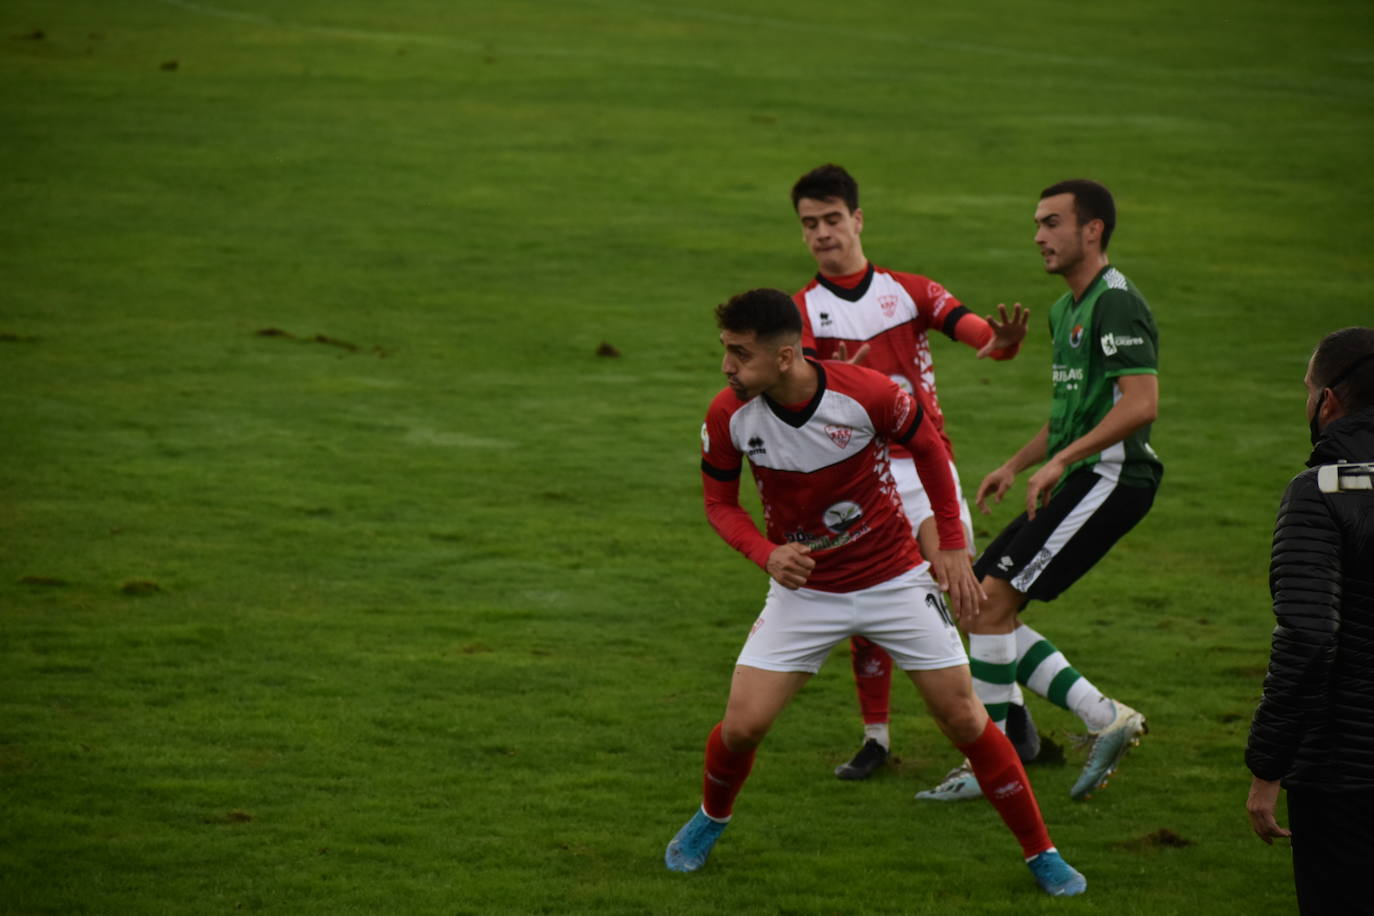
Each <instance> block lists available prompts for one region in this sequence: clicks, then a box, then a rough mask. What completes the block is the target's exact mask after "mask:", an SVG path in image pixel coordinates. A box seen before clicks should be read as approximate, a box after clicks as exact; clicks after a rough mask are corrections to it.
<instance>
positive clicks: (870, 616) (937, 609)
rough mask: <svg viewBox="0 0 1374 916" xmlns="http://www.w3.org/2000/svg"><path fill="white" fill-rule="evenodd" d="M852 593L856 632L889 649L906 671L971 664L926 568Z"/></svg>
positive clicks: (899, 665)
mask: <svg viewBox="0 0 1374 916" xmlns="http://www.w3.org/2000/svg"><path fill="white" fill-rule="evenodd" d="M852 595H853V598H854V602H855V615H856V616H855V621H854V626H855V628H856V630H857V631H858V632H859V633H860V634H861V635H863V636H865V637H866V638H868V639H870V640H872V641H873V642H875V643H877V644H878V645H880V646H882V647H883V648H884V649H886V650H887V653H888V654H889V655H891V656H892V659H893V661H894V662H895V663H896V664H897V666H898V667H899V668H901V669H902V670H904V671H924V670H934V669H938V668H950V667H954V666H956V665H962V664H967V662H968V656H967V655H966V654H965V652H964V644H963V643H962V642H961V641H960V639H959V630H958V629H957V628H956V627H955V624H954V618H953V616H952V615H951V614H950V612H949V608H948V606H947V605H946V604H945V601H944V595H943V593H941V591H940V587H939V586H938V585H936V584H935V580H934V579H933V578H931V575H930V570H929V567H928V566H920V567H917V568H916V569H912V570H909V571H908V572H906V573H903V574H902V575H900V576H897V577H896V578H894V579H891V580H889V581H888V582H884V583H882V584H881V585H879V586H875V587H874V588H871V589H864V590H863V591H860V592H854V593H852Z"/></svg>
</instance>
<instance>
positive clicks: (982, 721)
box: [930, 694, 988, 744]
mask: <svg viewBox="0 0 1374 916" xmlns="http://www.w3.org/2000/svg"><path fill="white" fill-rule="evenodd" d="M930 712H931V715H932V716H933V717H934V719H935V724H936V725H937V726H939V728H940V731H941V732H942V733H943V734H944V735H945V737H946V738H948V739H949V740H951V741H953V742H954V743H955V744H969V743H970V742H973V741H977V740H978V738H979V736H980V735H982V734H983V729H984V728H986V727H987V721H988V714H987V711H986V710H984V709H983V704H982V703H980V702H979V701H978V698H977V697H975V696H973V695H972V694H969V695H967V696H963V695H952V696H949V697H944V698H941V700H940V701H939V702H936V703H932V704H931V708H930Z"/></svg>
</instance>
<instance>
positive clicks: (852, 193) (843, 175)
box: [792, 163, 859, 213]
mask: <svg viewBox="0 0 1374 916" xmlns="http://www.w3.org/2000/svg"><path fill="white" fill-rule="evenodd" d="M803 197H806V198H809V199H811V200H829V199H831V198H832V197H838V198H839V199H840V200H842V201H844V205H845V206H846V207H848V208H849V212H850V213H853V212H854V211H855V210H857V209H859V183H858V182H857V181H855V180H854V176H853V175H851V174H849V173H848V172H846V171H845V170H844V166H839V165H834V164H833V163H826V164H825V165H822V166H817V167H816V168H814V169H812V170H811V171H809V172H807V173H806V174H805V175H803V176H802V177H800V178H798V179H797V183H796V184H794V185H792V209H793V210H795V209H797V204H798V203H800V202H801V199H802V198H803Z"/></svg>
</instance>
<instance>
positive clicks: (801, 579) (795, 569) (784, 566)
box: [768, 542, 816, 589]
mask: <svg viewBox="0 0 1374 916" xmlns="http://www.w3.org/2000/svg"><path fill="white" fill-rule="evenodd" d="M809 553H811V548H810V547H807V546H806V545H805V544H795V543H791V542H789V543H786V544H782V545H780V546H778V547H776V548H774V550H773V552H772V553H770V554H769V555H768V575H770V576H772V577H773V578H774V579H775V580H777V583H778V584H779V585H781V586H782V587H783V588H790V589H798V588H801V587H802V586H803V585H805V584H806V580H807V579H809V578H811V570H813V569H815V568H816V561H815V560H813V559H811V557H809V556H808V554H809Z"/></svg>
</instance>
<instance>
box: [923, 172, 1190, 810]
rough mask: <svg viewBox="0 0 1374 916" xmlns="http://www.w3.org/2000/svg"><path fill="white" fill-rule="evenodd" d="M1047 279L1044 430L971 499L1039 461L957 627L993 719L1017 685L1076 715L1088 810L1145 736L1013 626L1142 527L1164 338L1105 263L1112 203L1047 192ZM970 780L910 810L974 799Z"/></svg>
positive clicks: (1071, 189)
mask: <svg viewBox="0 0 1374 916" xmlns="http://www.w3.org/2000/svg"><path fill="white" fill-rule="evenodd" d="M1035 223H1036V227H1037V229H1036V233H1035V243H1036V245H1038V246H1039V248H1040V255H1041V257H1042V258H1043V259H1044V263H1045V270H1046V271H1047V272H1049V273H1053V274H1059V275H1061V276H1062V277H1063V278H1064V281H1065V282H1066V283H1067V284H1068V287H1069V292H1068V293H1066V294H1065V295H1064V297H1063V298H1062V299H1060V300H1059V301H1058V302H1056V303H1055V304H1054V306H1053V307H1052V308H1051V309H1050V334H1051V337H1052V339H1053V343H1054V366H1053V372H1052V380H1053V381H1052V383H1053V389H1052V391H1053V393H1052V396H1051V400H1050V418H1049V422H1047V423H1046V424H1045V425H1044V426H1043V427H1041V429H1040V431H1039V432H1038V433H1036V434H1035V436H1033V437H1032V438H1031V440H1030V441H1029V442H1027V443H1026V444H1025V445H1024V446H1022V447H1021V448H1020V450H1018V451H1017V452H1016V454H1014V455H1012V457H1011V458H1009V459H1008V460H1007V461H1006V463H1005V464H1003V465H1002V466H1001V467H999V468H998V469H997V470H995V471H993V472H992V473H991V474H989V475H988V476H987V477H986V478H984V479H983V482H982V484H981V485H979V487H978V492H977V496H976V500H975V501H976V503H977V505H978V508H979V509H980V510H982V511H983V512H984V513H987V512H988V511H989V510H988V507H987V498H988V497H989V496H991V497H992V498H993V499H994V500H995V501H997V502H1001V500H1002V497H1003V496H1004V495H1006V493H1007V491H1008V490H1010V489H1011V487H1012V484H1013V483H1014V482H1015V480H1016V475H1017V474H1019V473H1020V472H1022V471H1024V470H1027V469H1028V468H1030V467H1032V466H1034V465H1036V464H1040V463H1041V462H1044V463H1043V464H1042V465H1041V467H1040V468H1039V470H1037V471H1035V473H1033V474H1032V475H1031V477H1030V479H1029V481H1028V482H1027V485H1026V511H1025V512H1024V513H1022V514H1021V515H1020V516H1018V517H1017V518H1016V519H1015V520H1014V521H1012V522H1011V524H1009V525H1008V526H1007V527H1006V528H1005V529H1004V530H1003V531H1002V533H1001V534H999V535H998V536H997V538H996V539H995V540H994V541H993V542H992V543H991V544H990V545H988V548H987V549H986V550H985V551H984V552H983V554H982V556H981V557H979V559H978V562H977V563H976V564H975V566H974V569H975V571H976V572H977V573H978V575H979V576H980V577H981V579H982V585H983V590H984V591H985V592H986V593H987V596H988V598H987V601H986V602H984V603H983V605H982V607H981V608H980V611H979V613H978V615H977V616H976V617H974V618H972V619H971V620H965V621H962V623H963V625H964V627H965V629H966V630H967V631H968V633H969V657H970V665H971V668H972V671H973V676H974V688H975V690H976V691H977V693H978V697H979V699H981V700H982V701H983V702H984V703H985V704H986V705H987V707H988V712H989V714H990V715H991V716H992V718H993V719H994V720H997V719H1002V718H1005V716H1006V709H1007V706H1008V704H1009V703H1011V702H1012V699H1013V695H1014V693H1015V692H1016V691H1015V685H1016V683H1017V682H1018V681H1019V682H1020V683H1021V684H1024V685H1025V686H1026V687H1028V688H1030V689H1031V690H1032V691H1034V692H1035V693H1038V694H1040V695H1041V696H1044V697H1046V698H1048V699H1049V700H1051V701H1052V702H1054V703H1056V704H1058V705H1059V706H1062V707H1064V708H1065V709H1069V710H1072V711H1073V712H1074V713H1076V714H1077V715H1078V716H1079V717H1080V718H1081V719H1082V720H1083V722H1084V724H1085V725H1087V727H1088V731H1089V733H1090V735H1091V736H1092V747H1091V749H1090V751H1089V753H1088V761H1087V763H1086V764H1085V765H1084V768H1083V772H1082V774H1081V775H1080V776H1079V778H1078V781H1077V782H1076V783H1075V784H1074V786H1073V788H1072V789H1071V790H1070V794H1071V795H1072V796H1073V798H1075V799H1079V800H1081V799H1084V798H1087V797H1088V796H1089V795H1091V794H1092V792H1094V791H1095V790H1097V789H1099V788H1101V787H1102V786H1104V785H1106V781H1107V777H1108V776H1110V775H1111V774H1112V772H1114V771H1115V769H1116V767H1117V764H1119V763H1120V761H1121V758H1122V756H1123V755H1124V754H1125V753H1126V751H1127V750H1128V749H1129V748H1130V747H1131V746H1132V745H1133V744H1138V743H1139V740H1140V736H1141V735H1142V734H1144V733H1145V717H1144V716H1142V715H1141V714H1140V713H1138V712H1136V711H1135V710H1134V709H1131V708H1130V707H1129V706H1127V705H1126V704H1124V703H1120V702H1117V701H1114V700H1112V699H1110V698H1108V697H1106V696H1104V695H1103V694H1102V693H1101V691H1099V690H1098V689H1097V688H1096V687H1094V686H1093V685H1092V683H1091V682H1089V681H1088V679H1087V678H1085V677H1083V676H1082V675H1081V674H1079V673H1078V672H1077V671H1076V670H1075V669H1074V668H1072V667H1071V666H1070V665H1069V663H1068V660H1067V659H1065V658H1064V656H1063V654H1062V653H1061V652H1059V650H1057V649H1056V648H1055V647H1054V646H1053V645H1051V644H1050V642H1049V641H1048V640H1046V639H1045V638H1044V637H1043V636H1041V635H1040V634H1039V633H1037V632H1036V631H1034V630H1032V629H1031V628H1030V627H1028V626H1026V625H1025V624H1024V623H1021V621H1020V618H1019V614H1020V612H1021V610H1022V609H1023V608H1024V607H1025V606H1026V604H1027V602H1029V601H1030V600H1031V599H1036V600H1039V601H1050V600H1053V599H1054V598H1055V597H1057V596H1058V595H1059V594H1060V593H1061V592H1062V591H1063V590H1064V589H1066V588H1068V587H1069V586H1070V585H1071V584H1073V583H1074V582H1075V581H1077V580H1078V579H1079V578H1081V577H1082V576H1083V575H1084V574H1085V573H1086V572H1087V571H1088V570H1089V569H1091V568H1092V567H1093V566H1094V565H1095V564H1096V563H1097V561H1098V560H1100V559H1101V558H1102V557H1103V556H1104V555H1105V554H1106V553H1107V551H1108V549H1110V548H1111V546H1112V544H1114V543H1116V541H1117V540H1119V539H1120V538H1121V536H1122V535H1124V534H1125V533H1126V532H1127V531H1129V530H1130V529H1131V528H1133V527H1134V526H1135V525H1136V523H1137V522H1139V521H1140V520H1141V519H1142V518H1144V517H1145V513H1146V512H1148V511H1149V509H1150V505H1151V504H1152V503H1153V502H1154V496H1155V491H1156V490H1157V489H1158V488H1159V481H1160V477H1161V476H1162V473H1163V465H1162V464H1161V463H1160V460H1159V457H1158V456H1157V455H1156V454H1155V452H1154V450H1153V449H1152V448H1151V447H1150V426H1151V424H1152V423H1153V422H1154V420H1155V417H1156V415H1157V414H1158V408H1159V384H1158V364H1157V355H1158V351H1159V333H1158V331H1157V330H1156V329H1155V323H1154V318H1153V316H1152V315H1151V314H1150V307H1149V305H1148V304H1146V302H1145V299H1144V297H1143V296H1141V295H1140V293H1139V291H1138V290H1136V288H1135V287H1134V286H1132V285H1131V283H1130V281H1128V280H1127V279H1126V278H1125V276H1123V275H1122V274H1121V272H1120V271H1118V270H1117V269H1116V268H1115V267H1112V266H1111V264H1109V263H1108V260H1107V243H1108V242H1109V241H1110V240H1111V235H1112V230H1113V229H1114V228H1115V225H1116V205H1115V203H1114V202H1113V200H1112V196H1111V193H1110V192H1109V191H1108V190H1107V189H1106V188H1105V187H1103V186H1102V185H1100V184H1098V183H1097V182H1093V181H1086V180H1082V179H1076V180H1073V181H1065V182H1060V183H1059V184H1056V185H1052V186H1051V187H1048V188H1046V189H1045V190H1044V191H1043V192H1041V195H1040V203H1039V205H1038V206H1037V207H1036V211H1035ZM979 794H980V793H979V790H978V785H977V783H976V782H975V781H973V780H972V779H971V778H969V776H968V774H967V773H966V772H965V768H963V767H958V768H956V769H955V770H953V771H951V773H950V774H949V776H947V777H946V778H945V781H944V782H942V783H941V784H940V785H939V786H937V787H935V788H934V789H931V790H929V791H926V792H922V793H920V794H919V795H918V796H917V797H918V798H927V799H933V800H939V801H948V800H957V799H962V798H970V797H977V796H978V795H979Z"/></svg>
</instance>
